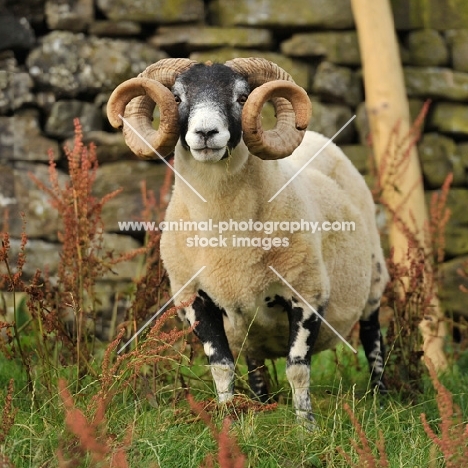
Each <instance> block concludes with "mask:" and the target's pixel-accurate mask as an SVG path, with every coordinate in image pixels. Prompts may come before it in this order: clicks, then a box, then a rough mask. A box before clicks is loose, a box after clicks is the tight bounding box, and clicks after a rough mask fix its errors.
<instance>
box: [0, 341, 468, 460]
mask: <svg viewBox="0 0 468 468" xmlns="http://www.w3.org/2000/svg"><path fill="white" fill-rule="evenodd" d="M359 360H360V362H361V363H362V365H363V366H364V358H363V356H360V359H359ZM314 361H315V362H313V365H312V369H313V382H312V395H313V404H314V407H315V413H316V417H317V420H318V423H319V430H317V431H315V432H312V433H311V432H309V431H307V430H305V429H303V428H302V426H301V425H300V424H298V423H297V422H296V420H295V416H294V414H293V410H292V406H291V404H290V402H289V396H290V395H289V389H288V385H287V382H286V380H285V377H284V373H283V371H282V367H284V363H283V362H279V363H278V371H279V376H280V378H279V382H278V384H279V387H278V388H276V389H275V391H276V396H277V398H278V400H279V401H280V403H279V404H278V407H277V408H275V409H273V410H271V411H266V412H257V411H254V410H247V411H244V412H238V411H236V410H235V408H229V405H228V407H227V408H218V409H216V410H214V411H213V412H212V413H211V414H212V418H213V422H214V423H215V425H216V426H217V427H220V426H221V423H222V420H223V419H224V417H225V416H226V415H230V416H231V418H233V424H232V427H231V431H230V432H231V434H234V435H235V437H236V438H237V440H238V443H239V446H240V449H241V451H242V453H244V454H245V455H246V457H247V464H246V466H252V467H265V468H267V467H268V468H270V467H281V468H283V467H334V468H341V467H343V468H344V467H346V468H348V467H349V466H350V465H349V463H348V462H347V461H346V459H345V458H344V457H343V456H342V455H341V454H340V452H339V451H338V447H341V450H343V452H345V453H346V454H348V455H349V456H350V457H351V459H352V460H353V461H354V462H357V461H358V456H357V454H356V450H355V448H354V447H353V445H352V442H351V441H359V436H358V433H357V430H356V427H355V426H354V425H353V424H352V422H351V420H350V418H349V415H348V414H347V412H346V410H345V405H346V404H347V405H349V407H351V408H352V410H353V412H354V415H355V417H356V419H357V421H358V422H359V423H360V424H361V426H362V428H363V430H364V432H365V433H366V435H367V438H368V439H369V440H370V441H371V442H370V447H371V450H372V451H373V452H374V453H377V449H376V446H375V443H374V442H373V441H377V440H378V437H379V431H382V433H383V437H384V440H385V451H386V454H387V457H388V460H389V466H390V467H411V468H415V467H432V466H433V467H443V466H446V465H444V462H443V456H442V454H441V453H440V452H439V451H438V450H437V449H435V448H434V444H433V442H432V441H431V439H430V438H429V437H428V435H427V434H426V432H425V430H424V427H423V423H422V421H421V417H420V415H421V413H425V414H426V417H427V420H428V423H429V424H430V426H431V427H432V428H433V429H436V428H437V424H438V423H439V422H440V415H439V413H438V410H437V402H436V398H435V391H434V389H433V387H432V385H431V382H430V380H429V378H428V377H425V378H424V388H425V391H424V393H423V394H422V395H421V396H420V398H419V399H418V400H417V401H414V402H412V403H411V404H408V403H407V402H405V401H402V400H401V398H399V396H398V395H394V394H390V395H389V396H387V397H383V398H382V397H379V396H377V395H374V394H373V393H372V392H371V391H369V390H368V389H367V387H366V380H367V371H366V370H365V369H363V370H362V371H358V370H357V369H356V366H355V365H354V358H352V357H350V356H349V352H348V351H347V350H346V349H343V348H338V350H337V351H336V352H331V351H327V352H324V353H322V354H320V355H318V356H316V357H315V359H314ZM337 363H338V366H337ZM204 368H205V364H204V358H202V357H200V358H197V360H196V362H195V366H191V367H188V366H187V364H184V363H181V364H180V369H179V371H180V372H181V373H185V374H186V375H187V376H191V377H192V379H199V381H198V382H197V383H198V384H199V385H198V387H199V389H194V390H193V391H192V393H193V394H194V395H195V398H196V399H198V400H206V399H207V397H214V393H213V392H212V390H211V389H210V392H211V393H210V392H209V391H208V390H209V387H210V384H209V383H207V382H206V381H205V380H204V379H202V378H199V377H196V376H194V374H196V373H197V372H199V373H201V374H203V372H202V370H203V369H204ZM341 368H346V369H347V372H346V373H345V374H342V373H341V371H340V369H341ZM66 373H67V374H68V375H73V373H72V372H70V370H68V372H66ZM239 373H240V374H242V373H243V369H239ZM10 378H13V379H14V381H15V388H16V390H15V393H14V398H13V402H14V407H15V408H17V411H18V412H17V414H16V418H15V423H14V424H13V426H12V428H11V430H10V431H9V434H8V435H7V437H6V439H5V441H4V449H3V453H4V454H5V455H6V456H7V457H8V458H9V460H10V461H11V463H12V465H13V466H16V467H45V466H47V467H49V466H50V467H53V466H59V465H58V462H57V450H58V449H59V448H60V447H62V449H63V450H64V451H66V452H67V453H70V452H71V451H72V449H73V447H74V446H75V445H76V443H74V442H73V438H71V435H70V433H69V431H68V430H67V426H66V424H65V408H64V405H63V402H62V401H61V400H60V398H59V395H58V393H57V394H56V396H55V397H53V398H51V399H49V400H48V401H43V402H42V404H41V405H40V406H39V407H37V408H36V407H35V404H34V401H33V398H32V396H31V395H30V394H29V392H28V391H27V381H26V377H25V375H24V373H23V371H22V369H21V366H20V364H19V363H16V362H15V361H7V360H5V358H1V364H0V381H1V382H7V381H8V380H9V379H10ZM443 382H444V384H445V385H446V386H447V388H448V389H449V390H450V391H451V392H452V394H453V398H454V400H455V402H456V404H457V405H458V406H459V407H460V410H461V415H462V420H463V421H465V423H466V421H467V420H468V391H467V388H468V373H467V370H466V369H465V370H462V369H459V368H458V367H457V366H455V367H454V370H453V371H452V372H451V373H450V374H447V375H446V376H444V378H443ZM99 384H100V382H99V380H96V379H91V378H87V379H86V378H85V381H84V382H81V390H80V391H79V392H78V393H76V394H75V395H73V399H74V402H75V404H76V407H77V408H80V409H81V410H82V411H83V413H86V414H89V413H88V412H87V407H88V406H89V403H90V401H91V399H92V397H93V395H95V394H96V393H97V392H98V390H99ZM68 388H70V390H72V389H73V388H75V383H74V382H70V383H68ZM5 390H6V387H5V386H3V390H2V392H1V396H2V401H4V400H5V397H6V391H5ZM35 391H36V392H38V393H40V392H41V389H40V388H36V389H35ZM182 394H183V389H181V388H180V387H179V388H177V384H176V382H173V388H172V389H171V391H167V389H166V390H164V389H163V390H161V394H160V395H159V394H158V395H156V400H157V403H155V402H154V399H148V398H145V397H144V396H142V395H138V394H135V393H134V392H133V391H132V390H131V389H130V388H126V389H125V390H123V391H122V392H119V393H118V394H116V395H115V396H114V398H113V399H112V401H111V402H110V404H109V406H108V409H107V412H106V420H105V427H104V428H103V430H104V432H105V433H106V436H108V437H109V439H110V440H111V443H112V444H114V445H115V444H117V445H119V444H122V443H123V441H124V439H125V437H126V435H128V433H130V437H129V443H128V446H127V445H125V444H124V445H125V451H126V453H127V458H128V463H129V466H148V467H149V466H160V467H174V468H175V467H179V466H184V467H198V466H201V463H202V462H203V460H204V459H205V458H206V456H207V455H209V454H212V453H215V452H216V451H217V444H216V442H215V440H214V439H213V437H212V434H211V433H210V430H209V428H208V427H207V425H206V424H205V422H203V421H202V420H201V419H200V418H199V417H197V415H195V414H194V412H193V411H192V410H191V408H190V406H189V404H188V402H187V401H186V399H185V398H183V397H181V395H182ZM436 430H437V429H436ZM97 440H100V439H99V437H98V438H97ZM64 466H66V465H64ZM77 466H91V467H92V466H96V465H94V464H93V463H92V462H91V458H89V456H88V457H87V458H85V459H82V462H81V463H80V464H79V465H77ZM361 466H362V465H361ZM364 466H365V465H364ZM369 466H370V465H369ZM377 466H378V465H377Z"/></svg>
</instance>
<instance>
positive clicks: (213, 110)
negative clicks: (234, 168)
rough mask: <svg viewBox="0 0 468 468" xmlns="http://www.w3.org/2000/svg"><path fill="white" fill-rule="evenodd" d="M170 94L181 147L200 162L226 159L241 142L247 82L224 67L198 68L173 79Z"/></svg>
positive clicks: (194, 67) (206, 66)
mask: <svg viewBox="0 0 468 468" xmlns="http://www.w3.org/2000/svg"><path fill="white" fill-rule="evenodd" d="M172 92H173V94H174V96H175V98H176V101H177V102H178V105H179V125H180V139H181V143H182V146H183V147H184V148H185V149H186V150H188V151H190V153H191V154H192V156H193V157H194V159H196V160H197V161H200V162H217V161H220V160H221V159H225V158H227V157H228V156H229V153H230V152H231V151H232V150H233V149H234V148H235V147H236V146H237V145H238V144H239V143H240V141H241V138H242V124H241V117H242V108H243V105H244V103H245V101H246V100H247V97H248V95H249V93H250V89H249V85H248V83H247V81H246V80H245V79H244V78H243V77H242V76H241V75H239V74H238V73H236V72H234V71H233V70H231V69H230V68H229V67H227V66H225V65H221V64H214V65H211V66H208V65H204V64H198V65H195V66H193V67H192V68H190V69H189V70H188V71H187V72H185V73H183V74H182V75H180V76H179V77H178V78H177V80H176V82H175V84H174V86H173V88H172Z"/></svg>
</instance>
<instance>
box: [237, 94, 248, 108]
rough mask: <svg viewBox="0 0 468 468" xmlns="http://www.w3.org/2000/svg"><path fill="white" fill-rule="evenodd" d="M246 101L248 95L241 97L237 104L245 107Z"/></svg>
mask: <svg viewBox="0 0 468 468" xmlns="http://www.w3.org/2000/svg"><path fill="white" fill-rule="evenodd" d="M246 101H247V95H246V94H243V95H242V96H240V97H239V99H237V102H238V103H239V104H242V105H244V104H245V102H246Z"/></svg>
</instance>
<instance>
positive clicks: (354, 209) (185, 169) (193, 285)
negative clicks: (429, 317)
mask: <svg viewBox="0 0 468 468" xmlns="http://www.w3.org/2000/svg"><path fill="white" fill-rule="evenodd" d="M267 101H272V103H273V105H274V107H275V110H276V117H277V122H276V126H275V128H274V129H271V130H264V129H263V127H262V122H261V110H262V107H263V105H264V104H265V103H266V102H267ZM155 103H156V104H157V105H158V106H159V109H160V114H161V122H160V126H159V129H158V130H155V129H154V128H153V126H152V123H151V121H152V115H153V111H154V107H155ZM108 116H109V120H110V122H111V124H112V125H113V126H114V127H121V126H122V125H123V132H124V136H125V139H126V142H127V144H128V145H129V147H130V148H131V149H132V150H133V151H134V152H135V153H136V154H137V155H139V156H140V157H144V158H156V157H158V156H157V154H160V155H161V156H164V157H165V156H168V155H169V154H170V153H172V152H173V151H174V152H175V156H174V169H175V172H176V177H175V183H174V189H173V193H172V197H171V200H170V203H169V206H168V209H167V213H166V221H174V222H176V223H182V224H183V223H184V222H187V223H189V224H188V225H190V226H192V227H194V226H198V227H199V229H198V231H193V230H192V231H184V230H166V231H165V232H163V234H162V238H161V256H162V259H163V261H164V265H165V268H166V269H167V271H168V274H169V278H170V282H171V288H172V291H173V292H174V293H175V292H178V295H177V298H176V302H177V303H178V304H180V303H181V302H184V301H191V300H193V298H195V299H194V300H193V302H192V305H191V306H190V307H185V309H184V310H183V312H182V313H181V316H182V318H183V319H185V320H187V321H188V322H189V323H190V324H192V325H195V328H194V332H195V334H196V335H197V336H198V338H199V339H200V340H201V342H202V343H203V347H204V350H205V353H206V355H207V356H208V358H209V363H210V367H211V371H212V376H213V379H214V382H215V386H216V390H217V394H218V399H219V401H220V402H224V401H227V400H229V399H230V398H232V396H233V386H234V383H233V382H234V363H235V360H234V356H235V355H238V353H240V352H243V353H245V356H246V360H247V364H248V368H249V383H250V385H251V388H252V390H253V392H254V393H255V395H257V397H258V398H260V399H261V400H265V399H266V398H267V395H268V389H267V382H266V381H265V379H263V377H262V376H263V373H262V368H263V366H264V361H265V359H267V358H277V357H281V356H284V357H286V358H287V364H286V375H287V378H288V380H289V383H290V385H291V388H292V394H293V402H294V406H295V410H296V414H297V415H298V417H299V418H306V419H308V420H310V421H312V422H313V421H314V417H313V412H312V407H311V401H310V392H309V386H310V364H311V356H312V354H314V353H317V352H319V351H321V350H324V349H327V348H330V347H332V346H334V345H335V344H336V343H337V342H339V340H340V337H346V336H347V335H348V334H349V333H350V331H351V329H352V328H353V326H354V325H355V324H356V323H357V322H358V321H359V322H360V338H361V341H362V344H363V346H364V350H365V353H366V356H367V359H368V362H369V367H370V371H371V377H372V379H371V381H372V383H373V384H374V385H377V386H379V388H380V390H385V386H384V384H383V382H382V379H381V378H382V373H383V367H384V350H383V344H382V337H381V332H380V324H379V319H378V314H379V306H380V299H381V295H382V293H383V290H384V287H385V285H386V282H387V280H388V274H387V270H386V267H385V262H384V258H383V254H382V249H381V247H380V240H379V235H378V231H377V228H376V224H375V207H374V203H373V200H372V197H371V194H370V192H369V190H368V189H367V187H366V185H365V183H364V180H363V178H362V177H361V176H360V174H359V173H358V172H357V171H356V169H355V168H354V167H353V165H352V164H351V162H350V161H349V160H348V159H347V158H346V156H345V155H344V154H343V153H342V151H341V150H340V149H338V147H336V146H335V145H333V144H328V143H330V142H329V141H328V140H327V139H326V138H325V137H323V136H321V135H319V134H317V133H314V132H311V131H306V127H307V125H308V121H309V119H310V116H311V104H310V101H309V98H308V96H307V94H306V93H305V91H304V90H303V89H302V88H300V87H299V86H297V85H296V84H295V83H294V81H293V79H292V78H291V76H290V75H289V74H287V73H286V72H285V71H284V70H283V69H281V68H280V67H278V66H277V65H276V64H274V63H272V62H269V61H267V60H264V59H260V58H249V59H234V60H231V61H229V62H227V63H225V64H211V63H206V64H201V63H196V62H193V61H192V60H189V59H166V60H161V61H159V62H157V63H156V64H153V65H151V66H150V67H148V68H147V69H146V70H145V71H144V72H143V73H141V74H140V75H139V76H138V77H137V78H133V79H130V80H128V81H126V82H125V83H122V84H121V85H120V86H118V87H117V88H116V89H115V90H114V92H113V94H112V95H111V97H110V99H109V102H108ZM122 117H123V118H122ZM320 150H322V151H321V152H320ZM318 153H320V154H318ZM315 156H316V157H315ZM308 222H314V223H316V224H315V226H319V227H318V228H317V229H316V230H315V232H314V233H312V232H311V231H309V230H308V229H307V223H308ZM194 223H195V224H194ZM210 223H211V224H210ZM293 223H294V224H293ZM334 223H335V224H334ZM336 223H348V226H354V227H355V229H354V230H352V231H348V232H339V231H334V230H332V229H329V228H330V226H340V225H341V224H336ZM220 226H222V227H223V229H224V228H227V227H230V228H231V229H233V230H232V231H230V232H229V233H228V235H226V232H223V233H220ZM262 226H263V227H265V226H267V227H268V230H266V229H264V230H263V231H262V230H261V228H262ZM291 226H294V228H295V229H290V227H291ZM321 226H323V227H324V229H322V230H320V227H321ZM298 227H300V229H298ZM325 227H327V228H328V229H325ZM204 228H206V229H211V230H204ZM288 228H289V230H288ZM236 229H237V230H236ZM285 229H286V230H285ZM266 232H268V235H266ZM239 238H242V239H243V240H242V242H237V241H238V240H239ZM213 239H214V241H213ZM265 239H268V240H267V241H265ZM195 240H197V241H198V248H197V247H196V246H195ZM203 240H204V241H203ZM312 424H313V423H312Z"/></svg>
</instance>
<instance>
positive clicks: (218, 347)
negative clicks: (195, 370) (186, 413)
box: [186, 290, 234, 403]
mask: <svg viewBox="0 0 468 468" xmlns="http://www.w3.org/2000/svg"><path fill="white" fill-rule="evenodd" d="M223 315H224V312H223V310H222V309H220V308H219V307H217V306H216V304H215V303H214V302H213V301H212V300H211V298H210V297H209V296H208V295H207V294H206V293H205V292H204V291H202V290H199V291H198V295H197V297H196V298H195V301H194V302H193V304H192V306H191V307H188V308H187V309H186V317H187V320H188V321H189V322H190V323H191V324H193V323H196V326H195V328H194V333H195V335H197V337H198V338H199V339H200V341H201V342H202V344H203V349H204V351H205V354H206V355H207V357H208V360H209V363H210V368H211V374H212V376H213V380H214V383H215V386H216V391H217V394H218V400H219V402H220V403H222V402H225V401H228V400H230V399H231V398H232V396H233V388H234V358H233V356H232V352H231V350H230V348H229V343H228V340H227V337H226V332H225V330H224V323H223Z"/></svg>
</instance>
